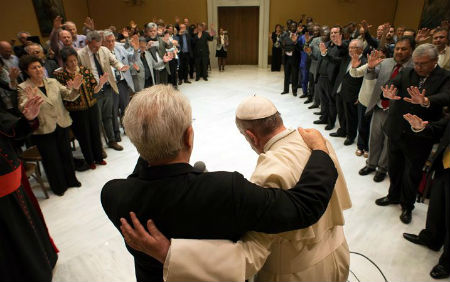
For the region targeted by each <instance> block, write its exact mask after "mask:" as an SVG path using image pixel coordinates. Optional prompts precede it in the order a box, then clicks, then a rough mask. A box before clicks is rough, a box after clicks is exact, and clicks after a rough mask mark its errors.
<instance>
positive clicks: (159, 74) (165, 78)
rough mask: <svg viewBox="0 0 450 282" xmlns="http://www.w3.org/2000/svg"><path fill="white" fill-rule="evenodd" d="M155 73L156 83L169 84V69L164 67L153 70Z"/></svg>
mask: <svg viewBox="0 0 450 282" xmlns="http://www.w3.org/2000/svg"><path fill="white" fill-rule="evenodd" d="M153 73H154V74H155V85H157V84H167V83H168V82H169V74H168V73H167V69H166V68H163V69H162V70H156V69H155V70H153Z"/></svg>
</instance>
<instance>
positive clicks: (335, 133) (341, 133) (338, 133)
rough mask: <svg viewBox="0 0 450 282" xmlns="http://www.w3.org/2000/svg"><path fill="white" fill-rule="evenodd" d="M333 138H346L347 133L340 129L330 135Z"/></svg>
mask: <svg viewBox="0 0 450 282" xmlns="http://www.w3.org/2000/svg"><path fill="white" fill-rule="evenodd" d="M330 136H331V137H345V133H343V132H342V131H340V130H339V129H338V130H337V131H336V132H332V133H330Z"/></svg>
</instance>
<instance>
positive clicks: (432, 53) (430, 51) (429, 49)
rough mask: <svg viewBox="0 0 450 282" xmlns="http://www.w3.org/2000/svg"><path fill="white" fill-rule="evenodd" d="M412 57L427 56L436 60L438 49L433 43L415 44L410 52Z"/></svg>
mask: <svg viewBox="0 0 450 282" xmlns="http://www.w3.org/2000/svg"><path fill="white" fill-rule="evenodd" d="M412 56H413V58H417V57H422V56H428V57H429V58H430V59H431V60H437V59H438V57H439V51H438V49H437V48H436V46H434V45H433V44H430V43H425V44H421V45H419V46H417V48H416V49H415V50H414V52H413V54H412Z"/></svg>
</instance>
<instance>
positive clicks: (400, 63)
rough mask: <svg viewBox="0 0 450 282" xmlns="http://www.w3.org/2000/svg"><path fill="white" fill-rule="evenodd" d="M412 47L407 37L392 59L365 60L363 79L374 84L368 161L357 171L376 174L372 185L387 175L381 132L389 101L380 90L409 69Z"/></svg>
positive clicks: (384, 142) (373, 55)
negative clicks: (401, 72)
mask: <svg viewBox="0 0 450 282" xmlns="http://www.w3.org/2000/svg"><path fill="white" fill-rule="evenodd" d="M414 46H415V43H414V39H413V38H411V37H406V38H402V39H400V40H399V41H397V43H396V44H395V49H394V57H393V58H388V59H384V60H382V59H380V58H379V57H378V56H376V54H375V53H373V54H371V55H370V56H369V57H368V62H367V66H368V68H367V72H366V74H365V75H364V79H366V80H369V81H373V80H375V81H376V82H375V86H374V88H373V91H372V94H371V96H370V100H369V103H368V105H367V110H366V114H369V113H372V120H371V122H370V136H369V157H368V159H367V161H366V165H365V166H364V167H363V168H362V169H360V170H359V174H360V175H368V174H370V173H372V172H376V173H375V176H374V178H373V180H374V181H375V182H381V181H383V180H384V179H385V177H386V173H387V171H388V145H387V144H388V140H387V136H386V134H385V133H384V132H383V126H384V124H385V122H386V119H387V117H388V113H389V106H390V103H389V100H387V99H385V98H382V91H381V87H382V86H383V85H385V84H386V83H387V82H388V81H389V80H390V79H393V78H395V77H396V76H397V75H398V74H399V73H400V71H401V70H402V69H403V68H407V67H412V61H411V54H412V52H413V50H414ZM381 60H382V62H381V63H380V61H381Z"/></svg>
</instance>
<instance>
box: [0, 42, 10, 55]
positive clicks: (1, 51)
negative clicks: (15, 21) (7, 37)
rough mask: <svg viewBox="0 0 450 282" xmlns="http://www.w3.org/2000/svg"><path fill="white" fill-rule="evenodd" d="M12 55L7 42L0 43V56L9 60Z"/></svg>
mask: <svg viewBox="0 0 450 282" xmlns="http://www.w3.org/2000/svg"><path fill="white" fill-rule="evenodd" d="M12 53H13V49H12V46H11V44H9V42H7V41H0V56H2V57H3V58H5V59H9V58H10V57H11V55H12Z"/></svg>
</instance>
